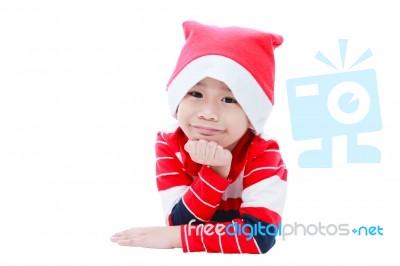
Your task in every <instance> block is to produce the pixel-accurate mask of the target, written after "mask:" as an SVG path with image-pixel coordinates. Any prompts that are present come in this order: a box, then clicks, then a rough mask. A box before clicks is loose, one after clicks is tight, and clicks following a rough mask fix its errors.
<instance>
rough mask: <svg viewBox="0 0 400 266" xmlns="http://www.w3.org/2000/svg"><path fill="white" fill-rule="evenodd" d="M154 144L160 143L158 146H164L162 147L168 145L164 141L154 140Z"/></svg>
mask: <svg viewBox="0 0 400 266" xmlns="http://www.w3.org/2000/svg"><path fill="white" fill-rule="evenodd" d="M156 143H160V144H164V145H168V144H167V143H166V142H165V141H161V140H156Z"/></svg>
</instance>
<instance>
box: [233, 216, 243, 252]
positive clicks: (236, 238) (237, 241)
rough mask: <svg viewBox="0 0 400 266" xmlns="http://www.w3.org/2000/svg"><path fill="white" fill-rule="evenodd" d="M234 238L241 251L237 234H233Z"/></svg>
mask: <svg viewBox="0 0 400 266" xmlns="http://www.w3.org/2000/svg"><path fill="white" fill-rule="evenodd" d="M232 223H234V222H233V221H232ZM235 240H236V245H237V247H238V249H239V252H240V253H242V249H241V248H240V244H239V239H238V237H237V234H235Z"/></svg>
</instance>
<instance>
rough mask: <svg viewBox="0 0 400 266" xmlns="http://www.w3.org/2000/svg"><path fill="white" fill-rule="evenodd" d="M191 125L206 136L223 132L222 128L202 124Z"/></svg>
mask: <svg viewBox="0 0 400 266" xmlns="http://www.w3.org/2000/svg"><path fill="white" fill-rule="evenodd" d="M192 127H193V128H194V129H195V130H196V131H197V132H198V133H200V134H201V135H206V136H213V135H217V134H220V133H221V132H223V130H220V129H217V128H213V127H209V126H202V125H192Z"/></svg>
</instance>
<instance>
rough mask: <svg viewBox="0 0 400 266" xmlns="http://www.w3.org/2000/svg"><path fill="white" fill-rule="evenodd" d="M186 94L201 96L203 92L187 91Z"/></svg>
mask: <svg viewBox="0 0 400 266" xmlns="http://www.w3.org/2000/svg"><path fill="white" fill-rule="evenodd" d="M188 95H190V96H193V97H195V98H203V94H201V93H200V92H198V91H189V92H188Z"/></svg>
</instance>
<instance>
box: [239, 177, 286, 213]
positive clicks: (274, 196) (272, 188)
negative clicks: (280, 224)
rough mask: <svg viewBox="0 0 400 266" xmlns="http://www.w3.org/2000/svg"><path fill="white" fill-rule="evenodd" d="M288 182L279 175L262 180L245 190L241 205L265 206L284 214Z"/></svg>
mask: <svg viewBox="0 0 400 266" xmlns="http://www.w3.org/2000/svg"><path fill="white" fill-rule="evenodd" d="M286 189H287V183H286V181H283V180H282V179H281V178H280V177H279V176H278V175H274V176H271V177H269V178H267V179H264V180H261V181H260V182H257V183H255V184H253V185H251V186H249V187H247V188H246V189H244V190H243V193H242V200H243V203H242V205H241V207H265V208H267V209H269V210H271V211H274V212H276V213H278V214H279V215H282V212H283V206H284V205H285V198H286Z"/></svg>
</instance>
